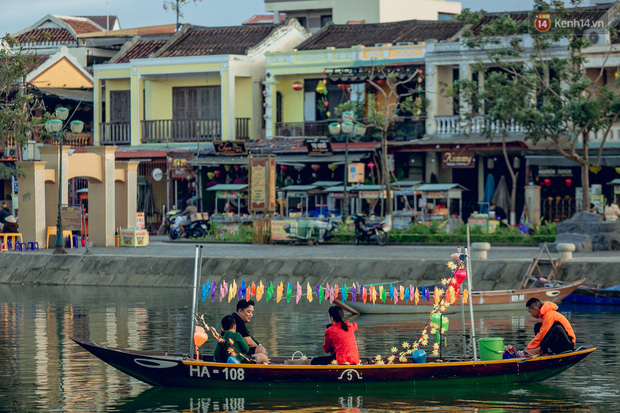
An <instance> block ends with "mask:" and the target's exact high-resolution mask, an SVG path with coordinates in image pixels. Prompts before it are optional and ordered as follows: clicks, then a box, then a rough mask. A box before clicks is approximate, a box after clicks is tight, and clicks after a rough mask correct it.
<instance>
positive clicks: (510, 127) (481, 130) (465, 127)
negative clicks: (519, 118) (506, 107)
mask: <svg viewBox="0 0 620 413" xmlns="http://www.w3.org/2000/svg"><path fill="white" fill-rule="evenodd" d="M435 123H436V125H437V132H436V134H437V135H443V136H453V135H469V134H486V133H490V134H501V133H502V130H503V129H506V132H507V133H509V134H514V133H524V132H525V131H524V130H523V128H522V127H521V126H519V125H517V124H516V123H515V122H509V123H508V124H507V125H506V126H505V127H504V126H503V125H502V124H501V123H500V122H489V121H487V120H486V118H485V117H484V116H475V117H473V118H471V119H468V120H465V121H464V120H462V119H461V117H460V116H435Z"/></svg>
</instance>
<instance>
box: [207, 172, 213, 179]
mask: <svg viewBox="0 0 620 413" xmlns="http://www.w3.org/2000/svg"><path fill="white" fill-rule="evenodd" d="M207 176H208V177H209V179H213V177H214V176H215V174H214V173H213V172H207Z"/></svg>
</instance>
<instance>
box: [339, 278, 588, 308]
mask: <svg viewBox="0 0 620 413" xmlns="http://www.w3.org/2000/svg"><path fill="white" fill-rule="evenodd" d="M584 281H585V278H584V279H581V280H578V281H575V282H572V283H566V284H562V285H554V286H548V287H537V288H525V289H519V290H498V291H475V290H474V291H473V292H472V293H471V294H470V296H469V299H470V300H471V302H472V304H473V306H474V310H475V311H476V312H478V311H506V310H515V309H516V310H524V309H525V303H527V301H528V300H529V299H530V298H538V299H539V300H541V301H553V302H560V300H562V299H563V298H565V297H567V296H568V295H569V294H571V293H572V292H573V291H575V289H577V287H579V286H580V285H581V284H583V282H584ZM348 298H349V299H348V300H346V301H345V302H344V303H343V302H342V301H341V300H338V299H336V300H334V304H337V305H339V306H341V307H342V308H344V309H345V310H347V311H349V312H351V313H354V314H428V313H429V312H430V310H431V309H432V306H433V303H434V301H433V298H432V295H431V299H430V301H424V300H420V301H419V302H418V305H415V304H414V303H413V302H405V301H398V302H397V303H396V304H394V302H392V301H387V300H386V302H385V303H383V302H381V301H380V300H377V301H376V302H375V303H374V304H373V303H372V302H370V301H366V302H365V303H364V302H362V301H359V300H357V301H356V302H355V303H354V302H352V300H351V299H350V295H349V297H348ZM461 299H462V297H461V298H459V299H457V300H456V302H455V303H454V304H453V307H452V308H455V307H456V308H459V307H460V305H461Z"/></svg>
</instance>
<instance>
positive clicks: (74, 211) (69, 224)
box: [60, 206, 82, 231]
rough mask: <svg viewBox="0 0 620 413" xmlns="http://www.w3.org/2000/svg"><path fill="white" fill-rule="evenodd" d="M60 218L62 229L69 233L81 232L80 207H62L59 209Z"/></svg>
mask: <svg viewBox="0 0 620 413" xmlns="http://www.w3.org/2000/svg"><path fill="white" fill-rule="evenodd" d="M60 211H61V212H60V214H61V217H62V229H64V230H70V231H81V230H82V207H80V206H63V207H62V208H60Z"/></svg>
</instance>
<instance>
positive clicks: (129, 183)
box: [114, 161, 140, 228]
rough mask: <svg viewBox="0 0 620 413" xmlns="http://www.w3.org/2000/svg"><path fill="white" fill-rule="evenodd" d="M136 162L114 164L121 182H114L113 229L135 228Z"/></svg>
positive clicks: (136, 197)
mask: <svg viewBox="0 0 620 413" xmlns="http://www.w3.org/2000/svg"><path fill="white" fill-rule="evenodd" d="M139 163H140V162H138V161H129V162H116V170H117V171H122V173H121V175H123V178H124V180H123V181H116V183H115V189H116V203H115V204H116V205H115V224H114V228H119V227H120V228H135V226H136V212H137V210H138V164H139Z"/></svg>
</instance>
